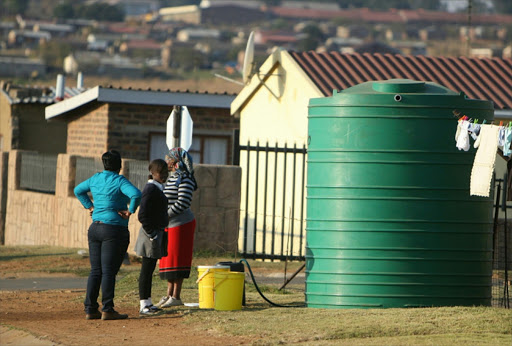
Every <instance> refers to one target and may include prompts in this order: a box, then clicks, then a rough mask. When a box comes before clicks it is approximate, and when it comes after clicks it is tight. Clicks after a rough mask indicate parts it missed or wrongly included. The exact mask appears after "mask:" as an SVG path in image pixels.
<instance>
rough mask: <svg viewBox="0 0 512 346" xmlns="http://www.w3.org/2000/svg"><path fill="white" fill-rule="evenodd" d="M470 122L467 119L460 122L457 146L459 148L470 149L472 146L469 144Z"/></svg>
mask: <svg viewBox="0 0 512 346" xmlns="http://www.w3.org/2000/svg"><path fill="white" fill-rule="evenodd" d="M469 125H470V122H469V121H467V120H462V121H460V122H459V128H458V129H457V135H458V137H457V138H456V140H457V148H458V149H459V150H464V151H468V150H469V148H470V146H471V145H470V144H469V133H468V129H469Z"/></svg>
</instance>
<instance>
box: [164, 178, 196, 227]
mask: <svg viewBox="0 0 512 346" xmlns="http://www.w3.org/2000/svg"><path fill="white" fill-rule="evenodd" d="M177 180H178V176H177V175H175V174H171V176H170V177H169V179H167V182H166V183H165V187H164V194H165V197H167V214H168V215H169V224H168V226H167V227H176V226H180V225H183V224H186V223H188V222H190V221H192V220H194V214H193V213H192V211H191V210H190V205H191V204H192V195H193V193H194V187H195V185H194V182H193V181H192V179H190V178H189V177H188V176H187V175H184V176H183V177H182V179H181V183H180V184H179V186H176V181H177Z"/></svg>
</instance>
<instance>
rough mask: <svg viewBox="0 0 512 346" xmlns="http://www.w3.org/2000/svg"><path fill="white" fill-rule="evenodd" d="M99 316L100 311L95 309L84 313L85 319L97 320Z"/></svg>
mask: <svg viewBox="0 0 512 346" xmlns="http://www.w3.org/2000/svg"><path fill="white" fill-rule="evenodd" d="M100 318H101V312H99V311H95V312H90V313H88V314H85V319H86V320H99V319H100Z"/></svg>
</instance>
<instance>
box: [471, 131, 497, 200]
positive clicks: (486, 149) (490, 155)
mask: <svg viewBox="0 0 512 346" xmlns="http://www.w3.org/2000/svg"><path fill="white" fill-rule="evenodd" d="M499 128H500V127H499V126H496V125H482V128H481V129H480V136H478V139H477V142H475V147H478V150H477V152H476V155H475V161H474V162H473V169H472V170H471V186H470V193H471V195H472V196H482V197H489V191H490V188H491V180H492V173H493V172H494V162H495V160H496V150H497V149H498V131H499Z"/></svg>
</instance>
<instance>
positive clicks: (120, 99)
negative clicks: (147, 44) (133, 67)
mask: <svg viewBox="0 0 512 346" xmlns="http://www.w3.org/2000/svg"><path fill="white" fill-rule="evenodd" d="M235 96H236V94H228V93H227V92H224V93H223V94H221V93H218V92H215V93H209V92H208V91H204V92H199V91H190V90H188V89H187V90H185V91H180V90H176V91H171V90H170V89H167V90H161V89H156V90H152V89H151V88H148V89H132V88H126V89H123V88H116V87H113V86H108V87H103V86H96V87H94V88H91V89H89V90H87V91H85V92H82V93H81V94H80V95H77V96H76V97H71V98H68V99H66V100H63V101H62V102H57V103H55V104H53V105H49V106H48V107H46V108H45V117H46V119H50V118H53V117H56V116H61V115H64V114H66V113H68V112H70V111H72V110H74V109H77V108H79V107H82V106H84V105H86V104H88V103H90V102H104V103H127V104H138V105H153V106H172V105H177V104H179V105H183V106H189V107H208V108H229V107H230V105H231V103H232V102H233V100H234V99H235Z"/></svg>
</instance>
